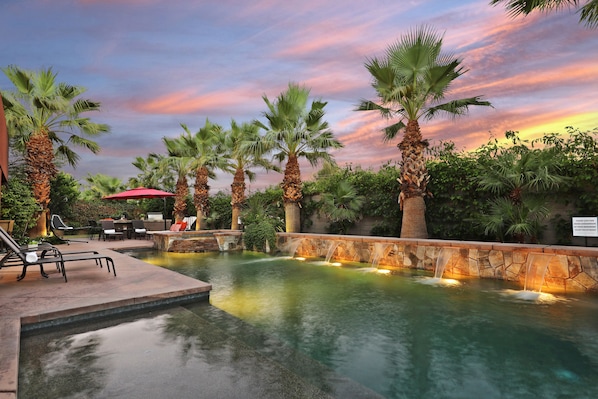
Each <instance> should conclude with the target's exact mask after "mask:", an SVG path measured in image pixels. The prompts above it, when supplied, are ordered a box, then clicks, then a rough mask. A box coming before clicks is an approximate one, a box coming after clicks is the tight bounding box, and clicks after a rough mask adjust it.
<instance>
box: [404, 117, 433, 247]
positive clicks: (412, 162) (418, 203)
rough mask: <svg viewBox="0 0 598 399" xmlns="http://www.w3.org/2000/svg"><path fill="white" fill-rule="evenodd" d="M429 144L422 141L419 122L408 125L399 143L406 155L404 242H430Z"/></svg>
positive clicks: (411, 121)
mask: <svg viewBox="0 0 598 399" xmlns="http://www.w3.org/2000/svg"><path fill="white" fill-rule="evenodd" d="M427 146H428V142H427V141H424V140H422V135H421V132H420V129H419V123H418V122H417V120H410V121H409V122H408V123H407V127H406V130H405V137H404V138H403V141H401V143H399V149H400V150H401V153H402V158H403V160H402V163H401V178H400V182H401V196H400V198H399V202H400V204H401V209H402V210H403V221H402V225H401V238H428V229H427V227H426V204H425V201H424V197H425V196H426V195H429V193H428V188H427V186H428V181H429V176H428V170H427V168H426V160H425V158H424V150H425V148H426V147H427Z"/></svg>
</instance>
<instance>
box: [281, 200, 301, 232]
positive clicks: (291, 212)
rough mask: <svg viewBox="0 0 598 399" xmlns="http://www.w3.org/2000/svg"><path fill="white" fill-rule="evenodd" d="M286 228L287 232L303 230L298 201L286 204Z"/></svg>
mask: <svg viewBox="0 0 598 399" xmlns="http://www.w3.org/2000/svg"><path fill="white" fill-rule="evenodd" d="M284 218H285V228H286V232H287V233H300V232H301V209H300V208H299V204H298V203H296V202H289V203H286V204H284Z"/></svg>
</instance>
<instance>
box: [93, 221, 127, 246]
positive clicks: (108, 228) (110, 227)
mask: <svg viewBox="0 0 598 399" xmlns="http://www.w3.org/2000/svg"><path fill="white" fill-rule="evenodd" d="M101 224H102V234H101V235H100V237H99V238H98V240H99V239H100V238H102V237H104V241H106V238H108V239H110V238H114V239H115V240H116V239H117V238H120V239H121V240H124V239H125V236H124V234H123V232H122V231H116V226H114V220H102V221H101Z"/></svg>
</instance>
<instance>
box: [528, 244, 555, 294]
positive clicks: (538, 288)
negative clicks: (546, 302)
mask: <svg viewBox="0 0 598 399" xmlns="http://www.w3.org/2000/svg"><path fill="white" fill-rule="evenodd" d="M551 257H552V255H548V254H530V255H529V257H528V259H527V265H526V271H525V284H524V286H523V290H524V291H533V292H537V293H541V292H542V286H543V285H544V276H545V274H546V270H547V269H548V264H549V263H550V258H551Z"/></svg>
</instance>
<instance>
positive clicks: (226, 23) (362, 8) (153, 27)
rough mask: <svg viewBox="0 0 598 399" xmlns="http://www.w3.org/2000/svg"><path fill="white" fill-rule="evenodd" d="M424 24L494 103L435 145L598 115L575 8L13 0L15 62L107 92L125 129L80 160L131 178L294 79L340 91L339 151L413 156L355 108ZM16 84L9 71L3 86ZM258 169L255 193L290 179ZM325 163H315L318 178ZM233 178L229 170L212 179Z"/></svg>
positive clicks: (115, 119)
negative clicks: (186, 138) (388, 57)
mask: <svg viewBox="0 0 598 399" xmlns="http://www.w3.org/2000/svg"><path fill="white" fill-rule="evenodd" d="M423 25H426V26H429V27H432V28H433V29H435V30H436V31H438V32H439V33H440V34H443V35H444V42H443V49H444V50H445V51H446V52H447V53H452V54H453V55H455V56H456V57H458V58H460V59H462V65H463V66H464V67H465V68H466V69H467V70H468V71H467V72H466V73H465V74H464V75H462V76H461V77H459V78H458V79H457V80H456V81H455V82H454V85H453V86H452V87H451V90H450V91H449V92H448V93H447V99H453V98H455V99H456V98H463V97H470V96H483V99H484V100H487V101H490V102H491V103H492V105H493V108H489V107H477V108H472V109H471V111H470V113H469V114H468V115H467V116H464V117H461V118H458V119H450V118H440V119H436V120H433V121H421V131H422V135H423V136H424V138H427V139H429V140H430V143H431V144H432V145H436V144H439V143H440V142H441V141H452V142H454V143H455V145H456V148H457V149H460V150H461V149H462V150H471V149H475V148H477V147H479V146H480V145H482V144H484V143H486V142H488V140H490V139H491V138H499V139H501V138H503V137H504V132H505V131H507V130H513V131H519V132H520V134H521V136H522V137H524V138H535V137H539V136H541V135H542V134H543V133H553V132H557V133H564V132H565V127H566V126H573V127H576V128H578V129H580V130H582V131H587V130H591V129H593V128H595V127H598V79H597V76H598V30H596V29H594V30H591V29H588V28H586V27H585V26H583V25H582V24H579V22H578V15H577V14H576V13H575V11H574V10H563V11H561V12H557V13H550V14H544V13H533V14H531V15H529V16H526V17H518V18H512V17H511V16H509V15H508V13H507V12H506V11H505V10H504V8H502V7H500V6H497V7H493V6H490V5H489V0H471V1H469V0H413V1H406V0H404V1H390V0H370V1H366V2H364V1H354V0H343V1H340V0H302V1H297V0H286V1H276V0H252V1H248V0H219V1H212V0H207V1H206V0H169V1H164V0H2V1H1V2H0V37H1V38H2V39H3V40H2V44H1V45H0V67H6V66H8V65H16V66H18V67H19V68H21V69H28V70H41V69H42V68H49V67H51V68H52V70H53V71H54V72H56V73H57V74H58V81H60V82H65V83H69V84H72V85H79V86H83V87H85V88H87V91H86V92H85V94H84V95H83V96H82V97H83V98H88V99H91V100H94V101H99V102H101V111H100V112H93V113H89V114H86V116H89V117H90V118H91V119H92V120H93V121H94V122H98V123H106V124H108V125H109V126H110V128H111V133H110V134H107V135H103V136H100V137H96V138H95V139H94V140H95V141H96V142H97V143H98V144H99V145H100V146H101V148H102V150H101V152H100V153H99V154H97V155H94V154H91V153H89V152H87V151H85V150H77V152H78V154H79V155H80V157H81V159H80V162H79V164H78V165H77V167H76V169H72V168H68V167H65V168H64V170H65V171H66V172H68V173H71V174H72V175H73V176H74V177H75V178H77V179H78V180H80V181H84V180H85V177H86V176H87V175H89V174H91V175H94V174H96V173H102V174H106V175H109V176H115V177H118V178H120V179H122V180H123V181H125V182H126V181H127V180H128V179H129V178H130V177H134V176H136V175H137V174H138V173H139V170H137V169H136V168H135V167H134V166H133V165H132V162H133V160H134V159H135V157H137V156H141V157H146V156H147V155H148V154H149V153H152V152H154V153H162V154H165V149H164V146H163V144H162V138H163V137H178V136H179V135H180V134H181V133H183V129H182V128H181V126H180V124H181V123H184V124H186V125H187V126H188V127H189V129H190V130H191V131H192V132H195V131H197V130H199V128H201V127H202V126H203V125H204V124H205V121H206V118H208V119H209V120H210V121H211V122H214V123H218V124H221V125H222V126H223V127H225V128H226V127H229V126H230V121H231V119H234V120H236V121H237V122H239V123H240V122H250V121H252V120H255V119H259V120H262V121H263V120H264V119H263V112H264V111H265V110H266V106H265V103H264V101H263V99H262V96H264V95H265V96H267V97H268V98H269V99H272V100H273V99H275V98H276V97H277V96H278V95H279V94H280V93H281V92H283V91H284V90H285V89H286V88H287V87H288V84H289V83H290V82H292V83H297V84H300V85H303V86H305V87H307V88H309V89H310V90H311V96H312V99H319V100H323V101H326V102H327V103H328V104H327V105H326V108H325V111H326V116H325V120H326V121H328V123H329V124H330V128H331V130H332V131H333V132H334V134H335V137H336V138H337V139H338V140H339V141H340V142H341V143H342V144H343V145H344V147H343V148H342V149H338V150H334V151H333V152H332V154H333V156H334V158H335V160H336V161H337V163H338V164H339V166H345V165H349V164H351V165H355V166H357V165H359V166H361V167H362V168H364V169H367V168H372V169H374V170H377V168H379V167H380V166H381V165H383V164H385V163H387V162H391V163H394V162H398V161H399V160H400V153H399V151H398V149H397V147H396V144H397V143H398V141H399V139H397V140H396V141H391V142H384V141H383V139H382V137H383V135H382V133H381V129H382V128H383V127H384V126H386V125H388V124H390V122H389V121H388V120H384V119H382V118H381V116H380V115H379V114H377V113H375V112H373V111H372V112H356V111H355V108H356V106H357V104H359V102H360V101H361V100H362V99H369V100H375V99H376V96H375V92H374V89H373V88H372V87H371V76H370V75H369V73H368V71H367V70H366V68H365V66H364V65H365V63H366V62H367V61H368V59H371V58H373V57H382V56H384V52H385V49H386V48H387V47H388V46H389V45H391V44H392V43H395V42H396V41H397V40H399V39H400V38H401V36H403V35H405V34H407V33H409V32H410V31H412V30H414V29H416V28H417V27H420V26H423ZM12 89H13V86H12V83H11V82H10V81H9V80H8V78H7V77H6V76H5V75H4V74H3V73H0V90H2V91H6V90H12ZM393 122H394V121H393ZM256 172H258V178H257V180H256V181H255V182H253V183H249V190H250V191H251V190H258V189H260V188H263V187H264V186H269V185H272V184H278V183H280V182H281V181H282V175H281V174H279V173H276V172H269V173H268V174H265V173H263V172H260V171H259V170H256ZM313 172H314V170H313V169H311V168H309V167H308V165H307V164H302V177H303V179H304V180H309V179H310V177H311V176H312V175H313ZM231 183H232V175H228V174H224V173H218V174H217V179H216V180H214V181H211V182H210V186H211V188H212V192H213V193H214V192H216V191H219V190H224V191H230V184H231Z"/></svg>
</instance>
